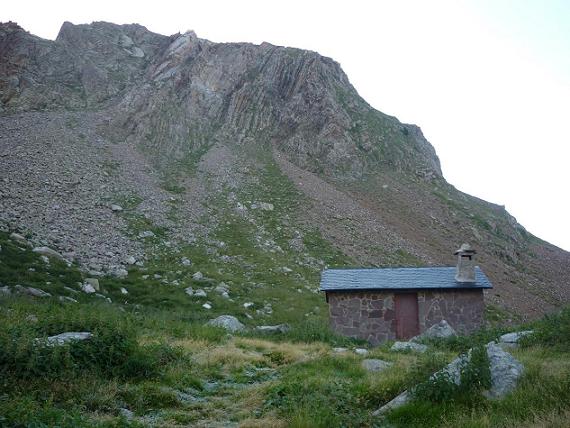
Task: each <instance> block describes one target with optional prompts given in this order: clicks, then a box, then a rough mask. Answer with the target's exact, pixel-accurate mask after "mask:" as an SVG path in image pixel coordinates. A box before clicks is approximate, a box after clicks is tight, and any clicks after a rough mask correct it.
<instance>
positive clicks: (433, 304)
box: [327, 289, 485, 345]
mask: <svg viewBox="0 0 570 428" xmlns="http://www.w3.org/2000/svg"><path fill="white" fill-rule="evenodd" d="M417 294H418V318H419V326H420V332H423V331H425V330H426V329H428V328H429V327H431V326H432V325H434V324H436V323H438V322H439V321H441V320H442V319H445V320H446V321H447V322H448V323H449V324H450V325H451V326H452V327H453V328H454V329H455V330H457V331H458V332H460V333H470V332H472V331H474V330H476V329H478V328H480V327H481V326H482V325H483V314H484V311H485V303H484V300H483V292H482V290H480V289H478V290H446V291H437V290H433V291H432V290H429V291H418V293H417ZM327 298H328V303H329V314H330V325H331V328H332V329H333V330H334V331H335V332H337V333H339V334H342V335H344V336H348V337H353V338H356V339H364V340H367V341H368V342H369V343H370V344H372V345H378V344H380V343H382V342H385V341H386V340H394V339H396V312H395V306H394V293H392V292H334V293H327Z"/></svg>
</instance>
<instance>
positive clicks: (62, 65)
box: [0, 22, 441, 178]
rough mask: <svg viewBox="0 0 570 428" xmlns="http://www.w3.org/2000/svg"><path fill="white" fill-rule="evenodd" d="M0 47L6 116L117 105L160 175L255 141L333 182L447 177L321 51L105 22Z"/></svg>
mask: <svg viewBox="0 0 570 428" xmlns="http://www.w3.org/2000/svg"><path fill="white" fill-rule="evenodd" d="M0 40H1V42H0V43H2V45H0V47H1V49H0V60H1V61H2V66H1V67H2V68H1V69H0V74H1V76H2V80H0V91H1V92H0V93H1V94H2V97H1V100H2V108H3V110H4V111H6V112H10V111H25V110H57V109H85V108H88V109H95V108H101V107H103V106H105V107H108V106H111V105H112V106H114V107H115V108H116V109H117V118H116V120H115V121H114V125H115V129H116V128H118V129H120V130H122V131H123V136H124V137H127V138H130V139H132V140H133V141H136V142H137V143H138V144H140V145H141V146H142V147H144V148H145V149H147V150H148V152H149V154H151V155H152V157H153V159H154V160H155V161H156V162H157V163H158V164H159V165H162V166H168V165H169V163H170V162H172V161H177V160H178V161H179V160H182V159H184V158H185V157H188V156H192V155H193V154H194V153H196V152H202V151H204V150H206V149H207V148H208V147H209V146H211V145H212V144H213V142H214V141H233V142H236V143H240V142H244V141H247V140H248V139H249V140H255V141H258V142H259V141H263V142H264V143H267V144H274V145H276V146H277V147H278V149H279V150H281V151H283V152H284V153H287V154H288V155H289V156H290V157H291V159H293V160H294V161H295V163H297V164H299V165H301V166H303V167H305V168H308V169H310V170H312V171H319V172H325V173H327V174H330V175H333V174H336V175H340V174H341V175H344V176H347V177H353V178H358V177H361V176H362V175H364V174H366V173H370V172H372V171H375V170H376V169H377V168H378V167H381V168H390V169H394V168H395V169H399V170H409V171H415V172H416V173H418V174H423V175H426V176H441V170H440V166H439V160H438V159H437V156H436V154H435V151H434V149H433V147H432V146H431V145H430V144H429V143H428V142H427V141H426V140H425V138H424V137H423V135H422V133H421V131H420V129H419V128H418V127H415V126H411V125H405V124H402V123H400V122H399V121H398V120H397V119H395V118H393V117H390V116H386V115H384V114H382V113H380V112H378V111H376V110H374V109H372V108H371V107H370V106H369V105H368V104H366V102H364V100H362V99H361V98H360V97H359V96H358V94H357V93H356V91H355V90H354V88H353V87H352V85H351V84H350V82H349V81H348V78H347V77H346V75H345V74H344V72H343V71H342V70H341V68H340V66H339V65H338V64H337V63H336V62H334V61H333V60H331V59H330V58H325V57H322V56H320V55H319V54H317V53H315V52H308V51H303V50H300V49H291V48H283V47H277V46H272V45H270V44H267V43H264V44H262V45H260V46H255V45H251V44H245V43H225V44H216V43H211V42H209V41H207V40H203V39H199V38H198V37H196V35H195V34H194V33H193V32H188V33H185V34H177V35H174V36H172V37H165V36H160V35H157V34H153V33H151V32H149V31H147V30H146V29H145V28H144V27H141V26H138V25H122V26H119V25H114V24H108V23H94V24H91V25H73V24H70V23H68V22H66V23H64V24H63V26H62V28H61V30H60V32H59V34H58V36H57V39H56V40H55V41H54V42H51V41H47V40H42V39H40V38H38V37H35V36H32V35H30V34H28V33H26V32H25V31H24V30H22V29H21V28H19V27H18V26H17V25H16V24H4V25H3V26H2V28H1V29H0Z"/></svg>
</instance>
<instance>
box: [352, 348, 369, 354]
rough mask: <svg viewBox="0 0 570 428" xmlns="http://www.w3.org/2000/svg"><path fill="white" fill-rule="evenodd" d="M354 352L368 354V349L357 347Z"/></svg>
mask: <svg viewBox="0 0 570 428" xmlns="http://www.w3.org/2000/svg"><path fill="white" fill-rule="evenodd" d="M354 353H355V354H357V355H368V349H364V348H356V349H355V350H354Z"/></svg>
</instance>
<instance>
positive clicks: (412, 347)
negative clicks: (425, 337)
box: [390, 342, 427, 353]
mask: <svg viewBox="0 0 570 428" xmlns="http://www.w3.org/2000/svg"><path fill="white" fill-rule="evenodd" d="M390 349H391V350H392V351H396V352H400V351H411V352H419V353H424V352H425V351H427V346H426V345H422V344H421V343H414V342H395V343H394V344H393V345H392V347H391V348H390Z"/></svg>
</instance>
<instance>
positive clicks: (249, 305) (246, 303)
mask: <svg viewBox="0 0 570 428" xmlns="http://www.w3.org/2000/svg"><path fill="white" fill-rule="evenodd" d="M253 305H254V303H253V302H245V303H244V304H243V307H244V308H246V309H248V308H251V307H252V306H253Z"/></svg>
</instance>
